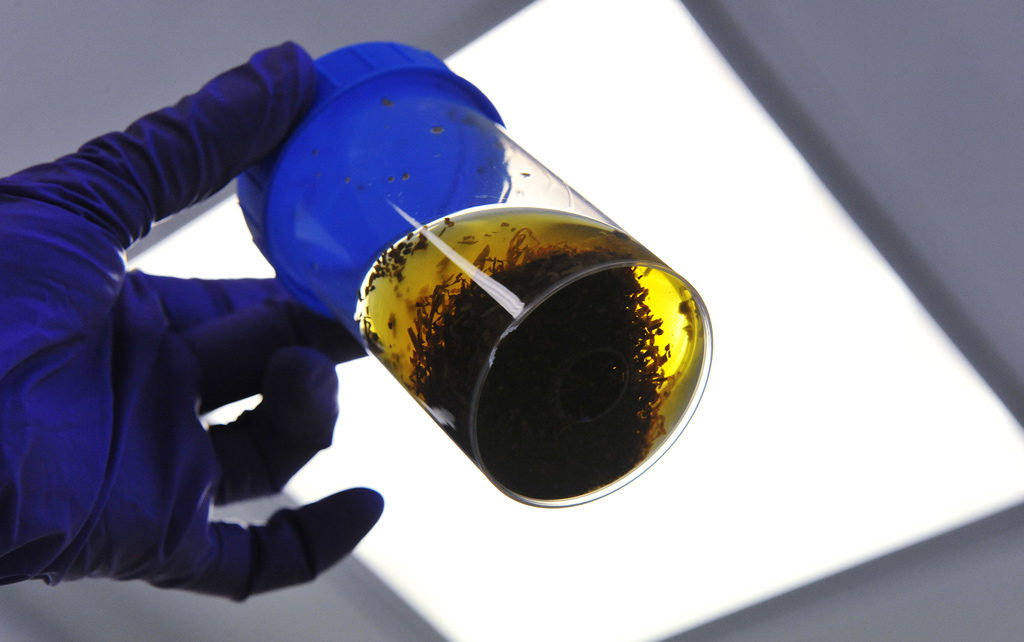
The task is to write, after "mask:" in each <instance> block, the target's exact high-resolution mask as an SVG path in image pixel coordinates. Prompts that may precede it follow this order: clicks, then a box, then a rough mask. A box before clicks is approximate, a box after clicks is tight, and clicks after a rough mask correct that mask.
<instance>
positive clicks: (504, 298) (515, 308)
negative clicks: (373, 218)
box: [388, 200, 524, 319]
mask: <svg viewBox="0 0 1024 642" xmlns="http://www.w3.org/2000/svg"><path fill="white" fill-rule="evenodd" d="M388 205H390V206H391V207H393V208H394V210H395V211H396V212H397V213H398V215H399V216H401V217H402V218H404V219H405V220H406V222H407V223H409V224H410V225H412V226H414V227H416V228H419V232H420V234H422V235H424V236H425V237H427V240H428V241H430V243H431V244H433V246H434V247H436V248H437V249H438V250H439V251H440V252H441V253H442V254H444V255H445V256H446V257H448V258H449V259H450V260H451V261H452V263H454V264H455V265H457V266H459V269H461V270H462V271H463V272H465V273H466V274H467V275H469V277H470V278H471V279H472V280H473V281H475V282H476V283H477V284H478V285H479V286H480V287H481V288H482V289H483V291H484V292H486V293H487V294H489V295H490V297H491V298H492V299H494V300H495V301H496V302H497V303H498V305H500V306H501V307H502V308H504V309H505V311H506V312H508V313H509V314H510V315H512V318H513V319H515V318H516V317H518V316H519V315H520V314H521V313H522V311H523V307H524V305H523V301H522V300H521V299H520V298H519V297H518V296H516V293H515V292H513V291H512V290H509V289H508V288H506V287H505V286H504V285H502V284H501V283H498V281H496V280H495V279H494V278H492V277H491V276H490V275H488V274H487V273H485V272H484V271H483V270H481V269H480V268H478V267H477V266H475V265H473V264H472V263H470V262H469V261H467V260H466V259H465V258H463V257H462V255H460V254H459V253H458V252H456V251H455V250H453V249H452V248H451V247H449V246H448V244H447V243H445V242H444V241H442V240H441V239H440V237H438V236H437V235H436V234H434V233H433V232H431V231H430V229H429V228H427V227H426V226H425V225H423V224H422V223H420V222H419V221H417V220H416V219H414V218H413V217H411V216H409V215H408V214H407V213H406V212H405V211H404V210H403V209H402V208H400V207H398V206H397V205H395V204H394V203H392V202H391V201H390V200H389V201H388Z"/></svg>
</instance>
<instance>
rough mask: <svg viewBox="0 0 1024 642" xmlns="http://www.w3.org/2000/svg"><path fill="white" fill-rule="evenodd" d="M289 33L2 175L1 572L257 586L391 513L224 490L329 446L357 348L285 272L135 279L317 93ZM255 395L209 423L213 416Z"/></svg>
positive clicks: (369, 499)
mask: <svg viewBox="0 0 1024 642" xmlns="http://www.w3.org/2000/svg"><path fill="white" fill-rule="evenodd" d="M315 85H316V73H315V70H314V68H313V64H312V61H311V60H310V58H309V56H308V55H307V54H306V53H305V52H303V51H302V50H301V49H299V48H298V47H297V46H295V45H283V46H280V47H277V48H274V49H269V50H266V51H263V52H260V53H258V54H256V55H255V56H254V57H253V58H252V60H250V61H249V63H248V64H246V65H243V66H241V67H238V68H236V69H234V70H231V71H229V72H227V73H225V74H223V75H221V76H219V77H217V78H215V79H214V80H212V81H211V82H210V83H208V84H207V85H206V86H205V87H204V88H203V89H202V90H201V91H200V92H198V93H197V94H195V95H193V96H190V97H186V98H185V99H183V100H182V101H181V102H179V103H178V104H177V105H175V106H174V107H170V108H167V109H164V110H161V111H159V112H155V113H153V114H150V115H148V116H146V117H144V118H142V119H140V120H139V121H137V122H136V123H134V124H133V125H131V126H130V127H129V128H128V129H127V130H126V131H125V132H123V133H114V134H109V135H107V136H103V137H101V138H98V139H96V140H94V141H91V142H89V143H87V144H86V145H85V146H83V147H82V148H81V149H80V150H79V151H78V153H76V154H73V155H70V156H66V157H63V158H61V159H58V160H57V161H55V162H53V163H50V164H46V165H40V166H37V167H33V168H30V169H27V170H25V171H23V172H20V173H18V174H16V175H14V176H11V177H9V178H7V179H4V180H2V181H0V582H3V583H8V582H14V581H18V580H22V579H28V578H42V579H45V580H46V581H48V582H50V583H55V582H58V581H60V580H62V579H72V578H78V577H86V576H88V577H111V578H116V579H136V578H138V579H144V580H147V581H149V582H150V583H152V584H155V585H157V586H162V587H178V588H183V589H188V590H194V591H201V592H206V593H212V594H218V595H225V596H229V597H232V598H235V599H244V598H245V597H247V596H248V595H250V594H253V593H257V592H260V591H265V590H269V589H273V588H277V587H281V586H285V585H289V584H294V583H297V582H302V581H306V580H310V579H312V578H313V577H315V576H316V575H317V574H318V573H319V572H320V571H322V570H324V569H325V568H327V567H328V566H330V565H331V564H333V563H334V562H336V561H338V560H339V559H340V558H342V557H344V556H345V555H346V554H347V553H348V552H349V551H351V550H352V548H353V547H354V546H355V545H356V544H357V543H358V541H359V540H360V539H362V537H363V536H364V535H365V534H366V533H367V532H368V531H369V529H370V528H372V526H373V525H374V523H375V522H376V521H377V519H378V517H379V516H380V512H381V509H382V501H381V498H380V496H379V495H378V494H377V493H375V492H374V491H371V490H367V489H353V490H349V491H345V492H342V493H338V494H336V495H333V496H331V497H328V498H326V499H323V500H321V501H319V502H316V503H314V504H311V505H308V506H305V507H302V508H299V509H297V510H282V511H279V512H277V513H276V514H275V515H274V516H273V517H271V518H270V520H269V521H268V522H267V524H266V525H265V526H249V527H244V526H241V525H238V524H228V523H210V521H209V511H210V505H211V502H213V501H215V500H216V501H218V502H224V501H233V500H237V499H244V498H248V497H255V496H259V495H265V494H269V493H274V492H277V491H278V490H280V488H281V487H282V485H283V484H284V483H285V482H286V481H287V480H288V479H289V478H290V477H291V476H292V474H293V473H294V472H296V471H297V470H298V469H299V468H300V467H301V466H302V465H303V464H304V463H305V462H306V461H307V460H308V459H309V458H310V457H312V455H313V454H314V453H316V452H317V451H318V450H320V449H322V448H324V447H326V446H327V445H328V444H329V443H330V441H331V434H332V432H333V428H334V423H335V420H336V416H337V407H336V403H337V402H336V398H337V396H336V393H337V379H336V377H335V375H334V370H333V368H334V362H338V361H341V360H344V359H348V358H352V357H355V356H358V355H361V354H363V352H362V349H361V348H360V346H359V345H358V344H357V342H356V341H355V340H354V339H353V338H351V337H350V336H349V335H348V334H346V333H345V332H344V331H343V330H341V329H340V327H339V326H336V325H335V324H333V323H331V322H329V321H326V320H324V319H321V318H319V317H316V316H315V315H313V314H312V313H309V312H307V311H305V310H304V309H303V308H301V307H300V306H298V305H297V304H295V303H293V302H292V301H291V300H290V299H289V298H288V297H287V296H286V295H285V293H284V292H283V291H282V290H281V288H280V286H279V285H278V284H277V282H276V281H272V280H271V281H264V280H242V281H210V282H205V281H196V280H177V279H170V278H165V277H153V276H147V275H144V274H139V273H131V274H126V273H125V259H124V251H125V249H126V248H128V246H129V245H130V244H131V243H132V242H133V241H135V240H137V239H138V238H140V237H141V236H142V235H144V234H145V233H146V232H147V231H148V230H149V228H150V226H151V225H152V223H153V222H154V221H156V220H159V219H161V218H163V217H165V216H168V215H170V214H172V213H174V212H177V211H179V210H180V209H182V208H184V207H186V206H188V205H190V204H192V203H195V202H197V201H199V200H201V199H203V198H205V197H207V196H209V195H210V194H212V193H214V192H215V191H217V190H218V189H219V188H221V187H222V186H223V185H225V184H226V183H228V182H229V181H230V180H231V178H232V177H234V176H235V175H237V174H239V173H240V172H241V171H243V170H244V169H245V168H247V167H248V166H250V165H251V164H253V163H255V162H256V161H257V160H259V159H260V158H261V157H263V156H264V155H266V154H267V153H268V152H270V151H271V150H272V149H273V148H274V147H275V146H276V145H278V144H279V143H280V142H281V141H282V140H283V138H284V137H285V136H286V135H287V134H288V132H289V131H290V130H291V128H292V127H293V126H294V125H295V124H296V123H297V122H298V120H299V119H300V118H301V116H302V114H303V112H304V110H305V109H306V108H307V107H308V105H309V104H310V102H311V100H312V98H313V94H314V92H315ZM257 392H262V394H263V402H262V403H261V405H260V406H259V408H258V409H256V410H254V411H252V412H250V413H247V414H246V415H244V416H243V417H242V418H241V419H239V421H238V422H236V423H235V424H232V425H231V426H227V427H218V428H212V429H210V430H209V431H206V430H205V429H204V427H203V425H202V423H201V422H200V419H199V413H201V412H204V411H206V410H209V409H213V408H216V407H218V406H220V405H223V404H224V403H226V402H229V401H232V400H236V399H241V398H245V397H247V396H250V395H252V394H255V393H257Z"/></svg>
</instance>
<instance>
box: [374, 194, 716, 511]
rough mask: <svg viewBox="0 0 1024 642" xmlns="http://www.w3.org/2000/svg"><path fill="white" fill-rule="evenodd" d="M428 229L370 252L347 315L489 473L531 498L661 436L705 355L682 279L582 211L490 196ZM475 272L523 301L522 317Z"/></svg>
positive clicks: (598, 470) (552, 494)
mask: <svg viewBox="0 0 1024 642" xmlns="http://www.w3.org/2000/svg"><path fill="white" fill-rule="evenodd" d="M429 229H430V231H431V232H432V234H430V235H426V234H423V233H421V232H418V231H417V232H413V233H411V234H410V235H408V236H407V237H406V238H404V239H402V240H401V241H399V242H398V243H396V244H395V245H394V246H393V247H392V248H390V249H389V250H388V251H387V252H385V253H384V254H383V255H382V257H381V259H380V260H379V261H378V262H377V263H376V265H375V266H374V267H373V269H372V270H371V271H370V273H369V274H368V276H367V278H366V280H365V281H364V285H363V288H362V291H361V301H360V305H359V308H358V314H357V320H358V322H359V324H360V327H361V330H362V332H363V335H364V337H365V338H366V340H367V343H368V345H369V346H370V348H371V352H373V353H374V354H375V355H376V356H377V357H378V359H380V360H381V361H382V362H383V363H384V365H385V366H386V367H387V368H388V369H389V370H390V371H391V372H392V374H393V375H394V376H395V377H396V378H397V379H398V380H399V381H400V382H401V383H402V384H403V385H404V386H405V387H406V388H407V389H408V390H409V392H410V393H412V394H413V396H415V397H416V398H417V399H418V400H419V401H420V403H421V404H422V405H423V406H424V407H425V408H426V409H427V410H428V412H430V413H431V414H432V415H433V417H434V418H435V420H436V421H437V422H438V423H439V424H440V425H441V426H442V427H444V428H445V429H446V430H447V432H448V434H449V435H450V436H451V437H452V438H453V439H454V440H455V442H456V443H457V444H459V446H460V447H461V448H462V449H463V450H464V451H466V453H467V454H469V455H470V456H471V457H472V458H474V460H476V461H477V463H478V465H480V466H481V468H482V469H483V470H484V471H485V472H486V473H487V474H488V475H489V476H490V477H491V479H492V480H493V481H495V482H496V483H497V484H498V485H499V487H501V488H503V490H505V491H506V492H509V493H510V494H512V495H513V496H521V498H527V499H532V500H540V501H542V502H543V501H549V500H562V499H566V498H571V497H576V496H580V495H584V494H587V493H590V492H593V491H595V490H598V489H600V488H602V487H605V486H607V485H609V484H612V483H614V482H616V481H617V480H619V479H621V478H623V477H624V476H626V475H628V474H629V473H630V472H631V471H633V470H634V469H636V468H637V467H638V466H640V465H641V464H642V463H643V462H644V461H645V460H646V459H647V458H648V457H649V456H650V455H651V453H653V452H654V451H656V450H657V449H658V447H659V446H660V445H661V444H662V443H663V442H664V441H665V440H666V439H667V438H668V437H669V436H670V434H671V432H672V428H673V427H674V426H675V424H676V423H677V421H678V419H679V417H680V416H682V415H683V414H684V413H685V412H686V411H687V409H688V407H689V406H690V402H691V400H692V399H693V397H694V396H695V393H699V387H700V385H702V383H703V376H702V374H703V372H704V370H706V365H707V364H706V359H705V351H706V349H707V348H708V346H705V341H706V328H705V325H704V324H705V321H704V318H703V316H702V311H701V309H700V308H699V306H698V304H697V302H696V301H695V299H694V295H693V293H692V292H691V290H690V289H689V288H688V286H687V284H686V283H685V282H684V281H682V280H681V279H679V278H678V277H676V276H674V275H673V274H672V273H671V272H669V271H667V269H659V267H657V266H659V265H660V262H659V261H658V260H657V258H656V257H654V256H653V255H651V254H650V253H649V252H648V251H647V250H645V249H644V248H643V247H642V246H640V245H639V244H637V243H636V242H635V241H634V240H633V239H631V238H630V237H629V236H628V235H626V234H624V233H623V232H621V231H619V230H617V229H615V228H613V227H610V226H607V225H605V224H603V223H599V222H596V221H592V220H590V219H586V218H582V217H576V216H567V215H565V214H561V213H559V214H552V213H550V212H546V211H543V210H494V209H490V210H485V211H480V212H475V213H470V214H464V215H461V216H457V217H451V218H447V219H444V220H441V221H436V222H434V223H432V224H431V225H429ZM428 236H429V238H428ZM441 243H443V244H444V245H446V246H447V247H445V248H440V249H439V248H438V247H437V245H439V244H441ZM453 250H454V252H456V253H458V255H459V256H461V257H463V258H465V259H466V261H461V263H462V264H463V267H459V265H457V263H459V262H460V261H453V260H452V258H450V257H451V254H452V251H453ZM446 254H447V255H446ZM467 261H468V262H469V264H471V265H468V266H467ZM467 267H469V268H470V269H466V268H467ZM481 272H482V273H484V274H486V275H488V276H489V277H491V278H493V280H494V281H496V282H498V283H500V284H501V286H502V287H503V288H505V289H507V290H508V291H509V292H511V293H513V294H514V295H515V296H516V297H518V299H519V300H521V301H522V302H523V304H524V306H525V307H524V308H523V311H522V312H521V313H519V314H518V316H513V315H512V314H510V312H509V309H508V306H505V307H503V306H502V305H500V304H499V303H498V302H497V301H496V300H495V298H494V296H493V289H492V288H487V287H481V286H480V285H479V283H478V282H479V281H481V280H482V279H480V278H479V275H480V273H481ZM484 280H486V279H484ZM488 290H490V291H488Z"/></svg>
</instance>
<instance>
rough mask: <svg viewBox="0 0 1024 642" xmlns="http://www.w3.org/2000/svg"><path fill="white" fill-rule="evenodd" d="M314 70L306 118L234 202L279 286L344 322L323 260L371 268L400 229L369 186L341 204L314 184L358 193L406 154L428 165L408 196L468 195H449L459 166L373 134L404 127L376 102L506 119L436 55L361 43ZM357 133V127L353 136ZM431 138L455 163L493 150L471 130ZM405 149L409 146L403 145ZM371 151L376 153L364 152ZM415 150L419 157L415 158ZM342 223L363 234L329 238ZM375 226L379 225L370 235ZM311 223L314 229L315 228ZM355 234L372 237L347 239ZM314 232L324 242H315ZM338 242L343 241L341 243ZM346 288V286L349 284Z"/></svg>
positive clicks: (247, 179) (243, 183)
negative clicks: (389, 98)
mask: <svg viewBox="0 0 1024 642" xmlns="http://www.w3.org/2000/svg"><path fill="white" fill-rule="evenodd" d="M315 64H316V69H317V72H318V81H317V91H316V97H315V99H314V101H313V104H312V106H311V107H310V110H309V112H308V114H307V115H306V117H305V118H304V119H303V121H302V122H301V123H300V124H299V126H298V127H297V128H296V130H295V131H294V132H293V133H292V135H291V136H290V137H289V139H288V140H287V141H286V142H285V143H284V144H283V145H282V146H281V148H280V149H279V150H278V152H277V153H275V154H274V155H273V156H272V157H270V158H267V159H265V160H264V161H263V162H261V163H260V164H259V165H257V166H255V167H253V168H252V169H250V170H249V171H247V172H245V173H244V174H242V175H241V176H239V179H238V197H239V202H240V204H241V206H242V210H243V212H244V213H245V217H246V221H247V223H248V225H249V229H250V231H251V232H252V236H253V241H254V242H255V243H256V245H257V247H259V249H260V251H261V252H262V253H263V255H264V256H265V257H266V258H267V260H268V261H270V263H271V264H272V265H273V266H274V268H275V270H276V272H277V276H278V279H279V280H280V281H281V282H282V284H283V285H284V286H285V287H286V288H287V289H288V290H289V291H290V292H291V294H292V295H293V296H294V297H295V298H297V299H298V300H299V301H301V302H302V303H304V304H306V305H307V307H310V308H311V309H313V310H315V311H317V312H320V313H321V314H324V315H327V316H335V317H339V316H341V315H339V314H338V310H337V309H332V307H333V308H336V307H337V306H333V305H329V303H331V302H330V301H324V300H323V298H324V297H325V296H326V295H324V290H325V286H324V280H325V279H327V278H328V277H327V276H324V274H323V269H324V268H325V264H327V263H330V264H333V267H336V268H337V270H336V272H338V273H341V272H343V271H344V270H349V272H351V271H352V270H351V269H349V268H350V267H351V266H355V265H359V266H362V267H363V268H364V269H365V267H368V266H363V265H362V263H365V261H366V260H368V259H367V257H364V256H362V254H364V253H366V254H371V253H372V252H373V251H379V249H380V245H379V243H383V242H385V241H390V240H392V239H393V238H394V234H395V233H397V232H398V230H396V229H393V228H391V227H385V224H384V223H383V222H381V221H382V220H383V219H384V218H385V217H383V216H380V215H379V213H378V212H377V211H375V210H374V209H373V207H372V206H371V205H370V204H369V203H368V200H367V198H368V197H367V194H369V193H370V190H369V189H368V190H367V191H366V192H363V196H362V197H363V198H364V200H362V201H354V200H353V198H352V197H349V196H345V197H344V198H345V199H347V200H344V202H343V203H342V202H341V200H340V199H342V196H340V195H339V192H340V190H337V189H335V190H334V191H330V190H328V189H327V188H325V187H321V186H320V185H317V184H315V181H314V178H315V179H317V180H319V179H320V178H321V177H322V178H323V179H324V180H323V181H321V185H322V184H324V183H328V182H329V181H328V180H327V179H328V178H330V179H331V180H333V181H334V182H335V183H339V182H343V181H348V180H349V178H350V176H352V181H353V185H351V186H349V187H356V185H355V184H354V183H355V181H356V179H355V178H354V175H355V174H356V173H359V172H371V171H372V172H375V173H377V174H383V173H385V171H387V170H391V166H392V165H394V164H395V163H396V162H397V161H396V159H399V158H400V159H401V160H402V162H405V161H408V164H411V165H412V166H414V167H415V168H416V169H421V168H422V169H423V171H422V172H419V173H418V174H417V176H418V177H422V179H421V180H420V181H408V184H407V185H406V186H405V187H406V189H407V191H408V192H409V198H410V199H412V200H414V201H415V202H417V203H430V202H439V201H441V200H445V199H447V200H448V201H451V200H460V199H463V195H460V194H454V195H453V194H452V193H450V192H451V190H452V187H451V186H452V185H453V184H456V183H458V182H459V180H458V179H457V177H456V176H454V174H456V173H458V172H464V171H465V169H464V168H460V167H458V166H456V165H454V164H453V165H450V166H449V165H444V166H441V165H437V166H435V165H434V164H431V163H429V162H428V159H426V158H424V157H423V156H422V154H424V153H425V151H424V148H425V146H424V145H422V144H411V145H409V144H407V143H402V142H400V141H398V140H397V138H396V136H394V135H389V136H382V135H381V133H380V132H378V133H376V134H371V133H369V132H370V131H371V130H373V129H374V128H375V127H377V128H379V127H387V128H389V132H388V133H389V134H394V133H395V132H397V130H400V129H402V127H403V126H404V125H403V124H402V123H393V124H388V125H380V123H382V122H383V120H380V119H378V117H377V114H378V112H380V113H384V112H381V110H380V102H379V101H380V100H381V99H380V98H379V96H386V95H396V96H402V97H404V98H408V97H412V98H413V99H414V100H415V101H417V102H420V101H421V102H423V103H424V104H433V105H449V106H457V107H458V108H459V109H462V110H468V112H470V113H473V114H476V115H477V117H481V118H483V119H485V120H486V121H487V122H493V123H498V124H501V123H502V121H501V117H500V116H499V115H498V112H497V110H496V109H495V108H494V106H493V105H492V104H491V102H490V101H489V100H488V99H487V97H486V96H484V94H483V93H482V92H480V90H479V89H477V88H476V87H474V86H473V85H472V84H471V83H469V82H468V81H466V80H465V79H463V78H461V77H459V76H458V75H456V74H455V73H453V72H452V71H451V70H450V69H449V68H448V67H447V66H446V65H445V64H444V62H442V61H441V60H440V59H439V58H437V57H436V56H434V55H433V54H431V53H429V52H426V51H422V50H419V49H416V48H414V47H410V46H408V45H404V44H399V43H393V42H370V43H363V44H358V45H354V46H350V47H345V48H342V49H339V50H337V51H334V52H332V53H329V54H327V55H325V56H323V57H321V58H319V59H318V60H317V61H316V63H315ZM374 101H376V102H374ZM437 109H441V107H437ZM355 123H358V125H356V124H355ZM410 126H411V125H410ZM354 127H360V128H361V129H358V130H353V128H354ZM398 133H399V135H406V134H408V132H406V133H404V134H402V133H401V132H398ZM434 138H436V139H437V140H436V141H433V140H432V141H431V143H436V144H442V145H445V146H447V147H446V148H445V149H446V150H449V151H451V153H450V154H449V155H450V156H451V157H455V156H459V155H461V156H462V157H464V158H465V157H466V155H467V154H470V155H473V154H483V153H487V152H485V150H484V147H485V146H484V145H481V144H479V142H478V141H476V140H475V139H473V134H466V135H463V136H461V137H459V136H450V137H449V136H446V137H434ZM403 144H406V145H407V146H406V147H401V145H403ZM367 150H369V152H371V153H366V152H367ZM456 150H457V151H458V153H456ZM418 153H419V154H421V155H420V156H417V154H418ZM357 154H358V155H359V158H358V159H357V158H356V155H357ZM399 175H401V172H400V173H399ZM428 176H429V180H428ZM413 183H415V184H413ZM360 187H362V186H360ZM416 190H418V191H416ZM350 191H351V190H350ZM378 200H380V199H378ZM332 209H333V210H339V209H342V210H344V211H345V212H346V215H347V216H351V217H353V218H352V219H349V220H346V221H344V222H341V221H336V220H326V219H327V217H329V216H333V215H335V214H334V213H332V212H331V210H332ZM356 210H358V211H356ZM298 219H301V220H298ZM297 220H298V222H296V221H297ZM342 223H344V224H345V225H348V226H350V229H351V226H353V225H355V226H358V227H359V230H358V234H344V235H342V234H341V233H339V232H338V231H337V230H327V231H326V232H324V230H323V227H322V226H323V225H326V226H327V227H332V226H338V225H342ZM375 225H376V226H378V227H379V228H380V229H376V230H374V229H372V228H373V226H375ZM314 227H316V228H317V230H316V231H311V230H313V228H314ZM300 228H301V229H300ZM364 228H367V229H364ZM402 233H403V234H404V231H403V232H402ZM359 234H362V235H364V236H365V237H366V239H365V240H364V241H358V240H355V239H353V240H350V239H349V237H352V236H358V235H359ZM314 236H316V237H317V238H318V239H319V240H316V241H311V240H310V239H311V238H312V237H314ZM341 236H345V237H346V238H345V239H344V241H343V242H338V239H339V238H340V237H341ZM299 237H301V238H299ZM321 241H322V242H321ZM359 243H362V245H361V246H360V245H359ZM374 243H378V244H377V245H375V244H374ZM349 245H355V247H349ZM372 258H373V257H369V259H372ZM346 266H347V267H346ZM327 267H331V266H327ZM352 269H354V268H352ZM330 278H334V279H335V280H337V278H335V277H330ZM314 285H316V286H317V287H314ZM349 286H350V284H349V283H348V282H347V281H346V283H345V287H346V288H348V287H349ZM329 287H334V286H333V284H331V285H330V286H329ZM339 291H340V290H339ZM331 296H332V297H334V295H331ZM339 297H340V295H339ZM334 298H338V297H334ZM342 320H343V321H347V320H348V319H342Z"/></svg>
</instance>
